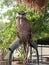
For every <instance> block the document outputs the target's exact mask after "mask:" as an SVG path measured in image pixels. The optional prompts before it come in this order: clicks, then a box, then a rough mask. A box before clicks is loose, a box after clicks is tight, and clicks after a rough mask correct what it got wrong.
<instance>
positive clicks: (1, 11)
mask: <svg viewBox="0 0 49 65" xmlns="http://www.w3.org/2000/svg"><path fill="white" fill-rule="evenodd" d="M13 4H14V5H15V4H17V3H16V2H15V1H13ZM12 8H13V6H9V7H7V6H5V5H4V6H3V8H2V9H1V8H0V14H4V13H5V12H7V10H11V9H12ZM0 16H1V15H0ZM0 21H3V22H10V20H8V16H7V17H3V16H2V19H0Z"/></svg>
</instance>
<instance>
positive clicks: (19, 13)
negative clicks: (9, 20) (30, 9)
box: [16, 11, 26, 17]
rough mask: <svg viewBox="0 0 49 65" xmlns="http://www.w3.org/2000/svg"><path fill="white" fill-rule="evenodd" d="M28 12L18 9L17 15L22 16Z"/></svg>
mask: <svg viewBox="0 0 49 65" xmlns="http://www.w3.org/2000/svg"><path fill="white" fill-rule="evenodd" d="M25 14H26V12H24V11H16V17H22V16H24V15H25Z"/></svg>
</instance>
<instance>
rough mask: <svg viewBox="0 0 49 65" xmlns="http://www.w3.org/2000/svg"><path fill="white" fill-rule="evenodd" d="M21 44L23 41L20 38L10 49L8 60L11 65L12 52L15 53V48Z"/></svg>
mask: <svg viewBox="0 0 49 65" xmlns="http://www.w3.org/2000/svg"><path fill="white" fill-rule="evenodd" d="M20 44H21V41H20V40H19V39H18V40H16V41H14V42H13V44H12V45H11V46H10V47H9V51H10V55H9V60H8V62H9V65H12V64H11V62H12V54H13V52H14V50H15V49H16V48H18V47H19V46H20Z"/></svg>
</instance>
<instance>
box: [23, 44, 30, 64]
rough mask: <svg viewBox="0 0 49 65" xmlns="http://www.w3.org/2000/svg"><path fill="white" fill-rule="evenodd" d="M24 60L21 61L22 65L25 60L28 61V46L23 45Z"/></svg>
mask: <svg viewBox="0 0 49 65" xmlns="http://www.w3.org/2000/svg"><path fill="white" fill-rule="evenodd" d="M23 45H24V60H23V65H25V64H26V62H27V60H28V58H27V57H28V52H29V45H28V44H26V43H24V44H23Z"/></svg>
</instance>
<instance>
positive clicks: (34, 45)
mask: <svg viewBox="0 0 49 65" xmlns="http://www.w3.org/2000/svg"><path fill="white" fill-rule="evenodd" d="M30 46H31V47H33V48H34V49H35V50H36V54H37V62H38V65H39V54H38V49H37V43H36V42H35V41H32V42H31V43H30Z"/></svg>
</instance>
